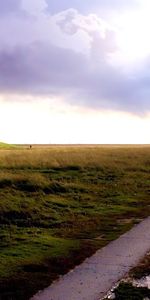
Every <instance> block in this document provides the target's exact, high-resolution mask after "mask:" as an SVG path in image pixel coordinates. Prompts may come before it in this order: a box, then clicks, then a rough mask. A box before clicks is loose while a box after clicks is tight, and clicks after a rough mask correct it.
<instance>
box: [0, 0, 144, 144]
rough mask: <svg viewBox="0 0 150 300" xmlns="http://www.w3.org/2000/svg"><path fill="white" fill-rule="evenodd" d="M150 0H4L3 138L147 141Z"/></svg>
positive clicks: (0, 9) (0, 42) (0, 45)
mask: <svg viewBox="0 0 150 300" xmlns="http://www.w3.org/2000/svg"><path fill="white" fill-rule="evenodd" d="M149 15H150V1H149V0H82V1H81V0H61V1H60V0H2V1H0V141H5V142H10V143H150V18H149Z"/></svg>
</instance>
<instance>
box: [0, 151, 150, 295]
mask: <svg viewBox="0 0 150 300" xmlns="http://www.w3.org/2000/svg"><path fill="white" fill-rule="evenodd" d="M149 172H150V147H148V146H143V147H142V146H134V147H131V146H112V147H111V146H101V147H100V146H51V147H50V146H49V147H48V146H47V147H41V146H33V148H32V149H31V150H29V147H28V146H24V147H22V146H20V147H18V148H17V149H14V148H13V149H11V150H8V149H6V148H5V149H3V150H2V149H1V150H0V223H1V232H0V240H1V244H0V251H1V267H0V283H1V284H0V291H1V298H0V299H1V300H4V299H5V300H7V299H13V300H15V299H22V300H27V299H29V297H30V296H31V295H33V293H35V292H36V291H37V290H38V289H42V288H44V287H45V286H47V285H49V284H50V282H51V281H52V280H53V279H54V278H56V277H57V276H58V275H59V274H61V273H62V274H63V273H65V272H66V271H67V270H68V269H70V268H72V267H73V266H74V265H75V264H78V263H80V262H81V261H82V260H83V259H84V258H85V257H87V256H89V255H91V254H92V253H93V252H94V251H96V249H98V248H100V247H102V246H104V245H106V244H107V243H108V242H109V241H111V240H113V239H115V238H116V237H118V236H119V235H120V234H122V233H123V232H125V231H126V230H128V229H129V228H131V226H132V225H133V224H134V223H136V222H138V221H139V220H140V219H142V218H144V217H146V216H148V215H149V210H150V188H149V186H150V185H149V183H150V182H149ZM27 287H28V289H27Z"/></svg>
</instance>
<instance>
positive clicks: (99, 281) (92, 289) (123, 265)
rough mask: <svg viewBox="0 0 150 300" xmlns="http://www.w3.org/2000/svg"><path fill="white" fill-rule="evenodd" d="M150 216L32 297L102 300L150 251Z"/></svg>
mask: <svg viewBox="0 0 150 300" xmlns="http://www.w3.org/2000/svg"><path fill="white" fill-rule="evenodd" d="M149 233H150V217H148V218H147V219H145V220H144V221H142V222H141V223H140V224H138V225H136V226H134V227H133V228H132V229H131V230H130V231H128V232H127V233H125V234H123V235H122V236H120V238H118V239H117V240H115V241H113V242H111V243H110V244H108V245H107V246H106V247H104V248H102V249H100V250H98V251H97V252H96V253H95V254H94V255H93V256H92V257H90V258H87V259H86V260H85V261H84V262H83V263H82V264H81V265H80V266H77V267H76V268H75V269H74V270H73V271H70V272H69V273H68V274H66V275H65V276H62V277H60V279H59V280H57V281H55V282H54V283H53V284H52V285H51V286H50V287H48V288H47V289H45V290H44V291H42V292H39V293H38V294H36V295H35V296H34V297H33V298H32V300H99V299H101V298H102V297H103V296H105V294H106V293H107V292H108V290H110V289H111V287H112V286H113V285H114V284H115V283H116V282H117V281H118V280H120V279H121V278H123V277H124V275H125V274H126V273H127V272H128V271H129V270H130V269H131V268H132V267H133V266H135V265H137V264H138V262H139V260H140V259H141V258H142V257H143V256H144V255H145V254H146V253H147V252H148V251H149V250H150V234H149Z"/></svg>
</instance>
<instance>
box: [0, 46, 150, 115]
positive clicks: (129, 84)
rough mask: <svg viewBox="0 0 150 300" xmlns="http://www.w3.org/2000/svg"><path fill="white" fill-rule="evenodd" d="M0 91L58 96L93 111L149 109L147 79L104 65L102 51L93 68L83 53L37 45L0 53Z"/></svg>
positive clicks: (149, 90)
mask: <svg viewBox="0 0 150 300" xmlns="http://www.w3.org/2000/svg"><path fill="white" fill-rule="evenodd" d="M0 90H1V92H3V93H4V92H7V93H8V91H9V92H10V93H12V92H14V93H25V94H27V93H29V94H33V95H35V94H38V95H45V94H46V95H52V94H54V95H61V96H64V97H66V99H67V101H71V102H72V103H75V104H77V105H85V106H89V107H90V106H91V107H95V108H109V109H121V110H126V111H132V112H136V113H140V112H141V111H142V112H144V111H147V110H149V109H150V102H149V96H150V88H149V80H148V78H146V79H145V78H143V79H142V80H141V77H136V78H135V77H134V78H133V77H132V78H130V77H129V76H127V75H126V76H125V75H124V74H123V72H121V71H120V70H119V69H117V68H114V67H112V66H110V65H109V64H108V63H107V62H106V60H105V55H104V54H103V52H102V53H101V60H100V61H99V62H98V64H97V66H96V65H95V66H94V67H93V65H92V64H91V63H89V61H88V59H86V58H85V56H84V55H82V54H77V53H75V52H74V51H72V50H65V49H62V48H60V47H56V46H52V45H44V44H40V43H35V44H32V45H30V47H27V48H21V47H20V48H16V49H14V50H13V51H7V52H6V51H5V52H2V51H1V53H0ZM145 91H147V92H145ZM68 99H69V100H68Z"/></svg>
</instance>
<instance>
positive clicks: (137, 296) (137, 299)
mask: <svg viewBox="0 0 150 300" xmlns="http://www.w3.org/2000/svg"><path fill="white" fill-rule="evenodd" d="M149 297H150V290H149V289H148V288H144V287H133V286H132V284H130V283H120V284H119V286H118V288H117V289H116V290H115V299H116V300H143V299H146V298H149Z"/></svg>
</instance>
